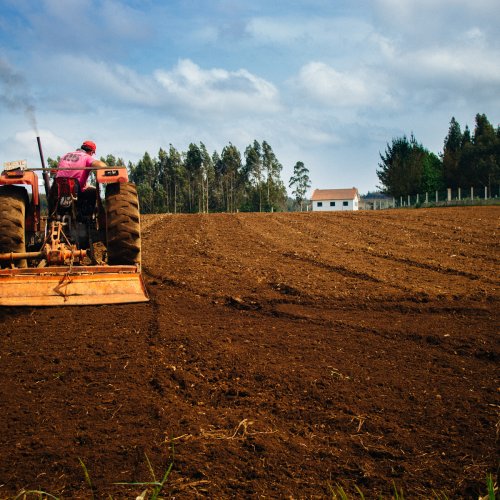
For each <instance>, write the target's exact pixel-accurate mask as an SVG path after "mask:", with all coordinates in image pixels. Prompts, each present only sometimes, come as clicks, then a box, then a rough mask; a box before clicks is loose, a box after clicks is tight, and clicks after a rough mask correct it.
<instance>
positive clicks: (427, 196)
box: [425, 191, 429, 204]
mask: <svg viewBox="0 0 500 500" xmlns="http://www.w3.org/2000/svg"><path fill="white" fill-rule="evenodd" d="M425 203H426V204H427V203H429V193H428V192H427V191H426V192H425Z"/></svg>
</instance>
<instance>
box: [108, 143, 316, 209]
mask: <svg viewBox="0 0 500 500" xmlns="http://www.w3.org/2000/svg"><path fill="white" fill-rule="evenodd" d="M103 161H106V163H108V164H109V165H114V164H116V163H119V161H118V160H115V158H114V157H112V156H111V155H108V156H107V157H106V158H103ZM128 170H129V176H130V180H131V181H132V182H134V183H135V184H136V186H137V191H138V194H139V198H140V200H141V212H143V213H164V212H170V213H194V212H207V213H208V212H235V211H247V212H270V211H280V210H286V207H287V198H288V196H287V191H286V187H285V184H284V182H283V180H282V179H281V173H282V170H283V166H282V164H281V163H280V162H279V160H278V158H277V157H276V155H275V154H274V151H273V149H272V147H271V145H270V144H269V143H268V142H266V141H263V142H262V143H259V142H258V141H256V140H254V141H253V143H252V144H250V145H249V146H247V148H246V149H245V151H244V153H243V155H242V154H241V152H240V151H239V150H238V148H237V147H236V146H235V145H233V144H231V143H229V144H228V145H227V146H225V147H224V148H223V149H222V151H221V152H220V153H219V152H217V151H214V152H213V153H212V154H209V153H208V151H207V148H206V146H205V145H204V144H203V143H202V142H200V143H199V144H195V143H191V144H190V145H189V147H188V149H187V151H184V152H180V151H178V150H177V149H176V148H175V147H174V146H173V145H172V144H170V146H169V148H168V150H165V149H163V148H160V150H159V152H158V156H157V157H154V158H153V157H151V155H150V154H149V153H148V152H146V153H144V156H143V157H142V158H141V159H140V160H139V161H138V162H137V163H132V162H129V164H128ZM308 173H309V171H308V170H307V169H306V168H305V166H304V164H303V163H302V162H297V164H296V165H295V167H294V176H293V177H292V179H290V184H289V185H290V187H292V188H294V191H293V192H294V196H295V199H296V202H297V203H299V204H300V203H302V201H303V200H304V197H305V194H306V191H307V189H308V187H310V183H309V177H308Z"/></svg>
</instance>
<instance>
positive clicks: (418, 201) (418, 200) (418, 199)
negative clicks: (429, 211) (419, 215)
mask: <svg viewBox="0 0 500 500" xmlns="http://www.w3.org/2000/svg"><path fill="white" fill-rule="evenodd" d="M419 203H420V198H419V194H418V193H417V205H418V204H419Z"/></svg>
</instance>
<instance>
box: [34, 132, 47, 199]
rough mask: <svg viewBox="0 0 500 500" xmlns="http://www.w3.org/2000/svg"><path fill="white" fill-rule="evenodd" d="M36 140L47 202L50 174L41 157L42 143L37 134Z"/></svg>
mask: <svg viewBox="0 0 500 500" xmlns="http://www.w3.org/2000/svg"><path fill="white" fill-rule="evenodd" d="M36 142H37V143H38V152H39V153H40V160H41V161H42V168H43V184H44V185H45V195H46V196H47V202H48V200H49V192H50V175H49V173H48V172H47V170H45V160H44V159H43V151H42V143H41V141H40V136H37V138H36Z"/></svg>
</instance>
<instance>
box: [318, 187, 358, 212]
mask: <svg viewBox="0 0 500 500" xmlns="http://www.w3.org/2000/svg"><path fill="white" fill-rule="evenodd" d="M311 201H312V209H313V211H315V212H321V211H323V212H328V211H337V210H359V193H358V190H357V189H356V188H355V187H353V188H349V189H315V190H314V192H313V194H312V197H311Z"/></svg>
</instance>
